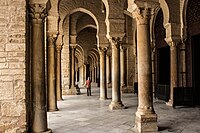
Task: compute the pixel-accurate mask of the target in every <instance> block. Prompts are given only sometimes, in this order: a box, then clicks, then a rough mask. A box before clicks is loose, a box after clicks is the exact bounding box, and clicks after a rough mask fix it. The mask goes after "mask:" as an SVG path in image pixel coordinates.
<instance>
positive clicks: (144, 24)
mask: <svg viewBox="0 0 200 133" xmlns="http://www.w3.org/2000/svg"><path fill="white" fill-rule="evenodd" d="M150 13H151V9H150V8H147V7H146V8H138V9H137V11H135V12H134V16H135V17H136V20H137V55H138V108H137V112H136V118H135V129H137V131H139V132H157V131H158V127H157V115H156V113H155V111H154V108H153V93H152V73H151V72H152V64H151V47H150V46H151V45H150V18H151V14H150Z"/></svg>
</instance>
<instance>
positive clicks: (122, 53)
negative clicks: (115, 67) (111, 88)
mask: <svg viewBox="0 0 200 133" xmlns="http://www.w3.org/2000/svg"><path fill="white" fill-rule="evenodd" d="M125 74H126V73H125V49H124V48H123V47H122V46H121V47H120V80H121V87H124V86H125Z"/></svg>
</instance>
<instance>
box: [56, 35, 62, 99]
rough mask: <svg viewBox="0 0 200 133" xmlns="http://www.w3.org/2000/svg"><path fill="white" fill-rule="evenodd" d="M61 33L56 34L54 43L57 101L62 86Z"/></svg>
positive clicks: (59, 97) (60, 94)
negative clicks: (56, 37)
mask: <svg viewBox="0 0 200 133" xmlns="http://www.w3.org/2000/svg"><path fill="white" fill-rule="evenodd" d="M62 37H63V36H62V35H58V39H57V43H56V95H57V101H61V100H63V99H62V89H61V88H62V87H61V50H62Z"/></svg>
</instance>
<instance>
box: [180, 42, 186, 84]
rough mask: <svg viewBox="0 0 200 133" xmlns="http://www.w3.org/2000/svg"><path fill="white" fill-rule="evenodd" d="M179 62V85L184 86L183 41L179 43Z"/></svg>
mask: <svg viewBox="0 0 200 133" xmlns="http://www.w3.org/2000/svg"><path fill="white" fill-rule="evenodd" d="M179 56H180V57H179V58H180V60H179V61H180V64H181V65H179V67H180V68H179V70H180V73H179V86H182V87H186V45H185V42H184V41H182V43H181V45H180V55H179Z"/></svg>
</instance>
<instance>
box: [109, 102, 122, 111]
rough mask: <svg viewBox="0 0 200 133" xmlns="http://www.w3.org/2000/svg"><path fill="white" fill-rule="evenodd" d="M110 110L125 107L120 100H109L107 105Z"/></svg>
mask: <svg viewBox="0 0 200 133" xmlns="http://www.w3.org/2000/svg"><path fill="white" fill-rule="evenodd" d="M109 108H110V110H118V109H125V106H124V105H123V104H122V102H121V101H120V102H113V101H112V102H111V103H110V105H109Z"/></svg>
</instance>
